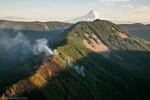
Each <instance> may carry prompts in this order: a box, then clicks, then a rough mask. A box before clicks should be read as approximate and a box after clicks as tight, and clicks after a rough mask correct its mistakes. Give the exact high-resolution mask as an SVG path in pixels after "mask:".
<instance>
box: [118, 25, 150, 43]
mask: <svg viewBox="0 0 150 100" xmlns="http://www.w3.org/2000/svg"><path fill="white" fill-rule="evenodd" d="M119 26H120V27H122V28H124V29H126V30H127V31H128V32H129V33H131V34H132V35H134V36H136V37H139V38H142V39H145V40H148V41H150V24H147V25H144V24H141V23H135V24H120V25H119Z"/></svg>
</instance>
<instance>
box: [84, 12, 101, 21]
mask: <svg viewBox="0 0 150 100" xmlns="http://www.w3.org/2000/svg"><path fill="white" fill-rule="evenodd" d="M87 16H88V17H93V18H94V19H100V16H99V14H98V13H97V12H96V11H95V10H92V11H90V12H89V13H88V14H87Z"/></svg>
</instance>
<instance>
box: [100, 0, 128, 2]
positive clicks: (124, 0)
mask: <svg viewBox="0 0 150 100" xmlns="http://www.w3.org/2000/svg"><path fill="white" fill-rule="evenodd" d="M99 1H102V2H128V1H130V0H99Z"/></svg>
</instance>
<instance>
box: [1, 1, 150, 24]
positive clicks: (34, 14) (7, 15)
mask: <svg viewBox="0 0 150 100" xmlns="http://www.w3.org/2000/svg"><path fill="white" fill-rule="evenodd" d="M91 10H96V11H97V12H98V13H99V15H100V16H104V17H105V18H107V19H108V20H111V21H114V22H116V23H145V24H148V23H150V17H149V16H150V1H149V0H75V1H70V0H61V1H60V0H36V1H35V0H32V1H31V0H11V1H10V0H1V1H0V12H1V14H0V19H1V20H14V21H66V20H70V19H73V18H75V17H80V16H83V15H85V14H87V13H88V12H89V11H91Z"/></svg>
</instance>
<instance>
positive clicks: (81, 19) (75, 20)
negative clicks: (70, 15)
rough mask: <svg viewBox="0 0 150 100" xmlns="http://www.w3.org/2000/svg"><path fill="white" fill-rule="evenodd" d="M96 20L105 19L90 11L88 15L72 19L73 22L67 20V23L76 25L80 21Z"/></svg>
mask: <svg viewBox="0 0 150 100" xmlns="http://www.w3.org/2000/svg"><path fill="white" fill-rule="evenodd" d="M96 19H105V18H104V17H103V16H100V15H99V13H97V12H96V11H95V10H92V11H90V12H89V13H88V14H86V15H85V16H81V17H78V18H74V19H73V20H69V21H67V22H69V23H77V22H80V21H94V20H96Z"/></svg>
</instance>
